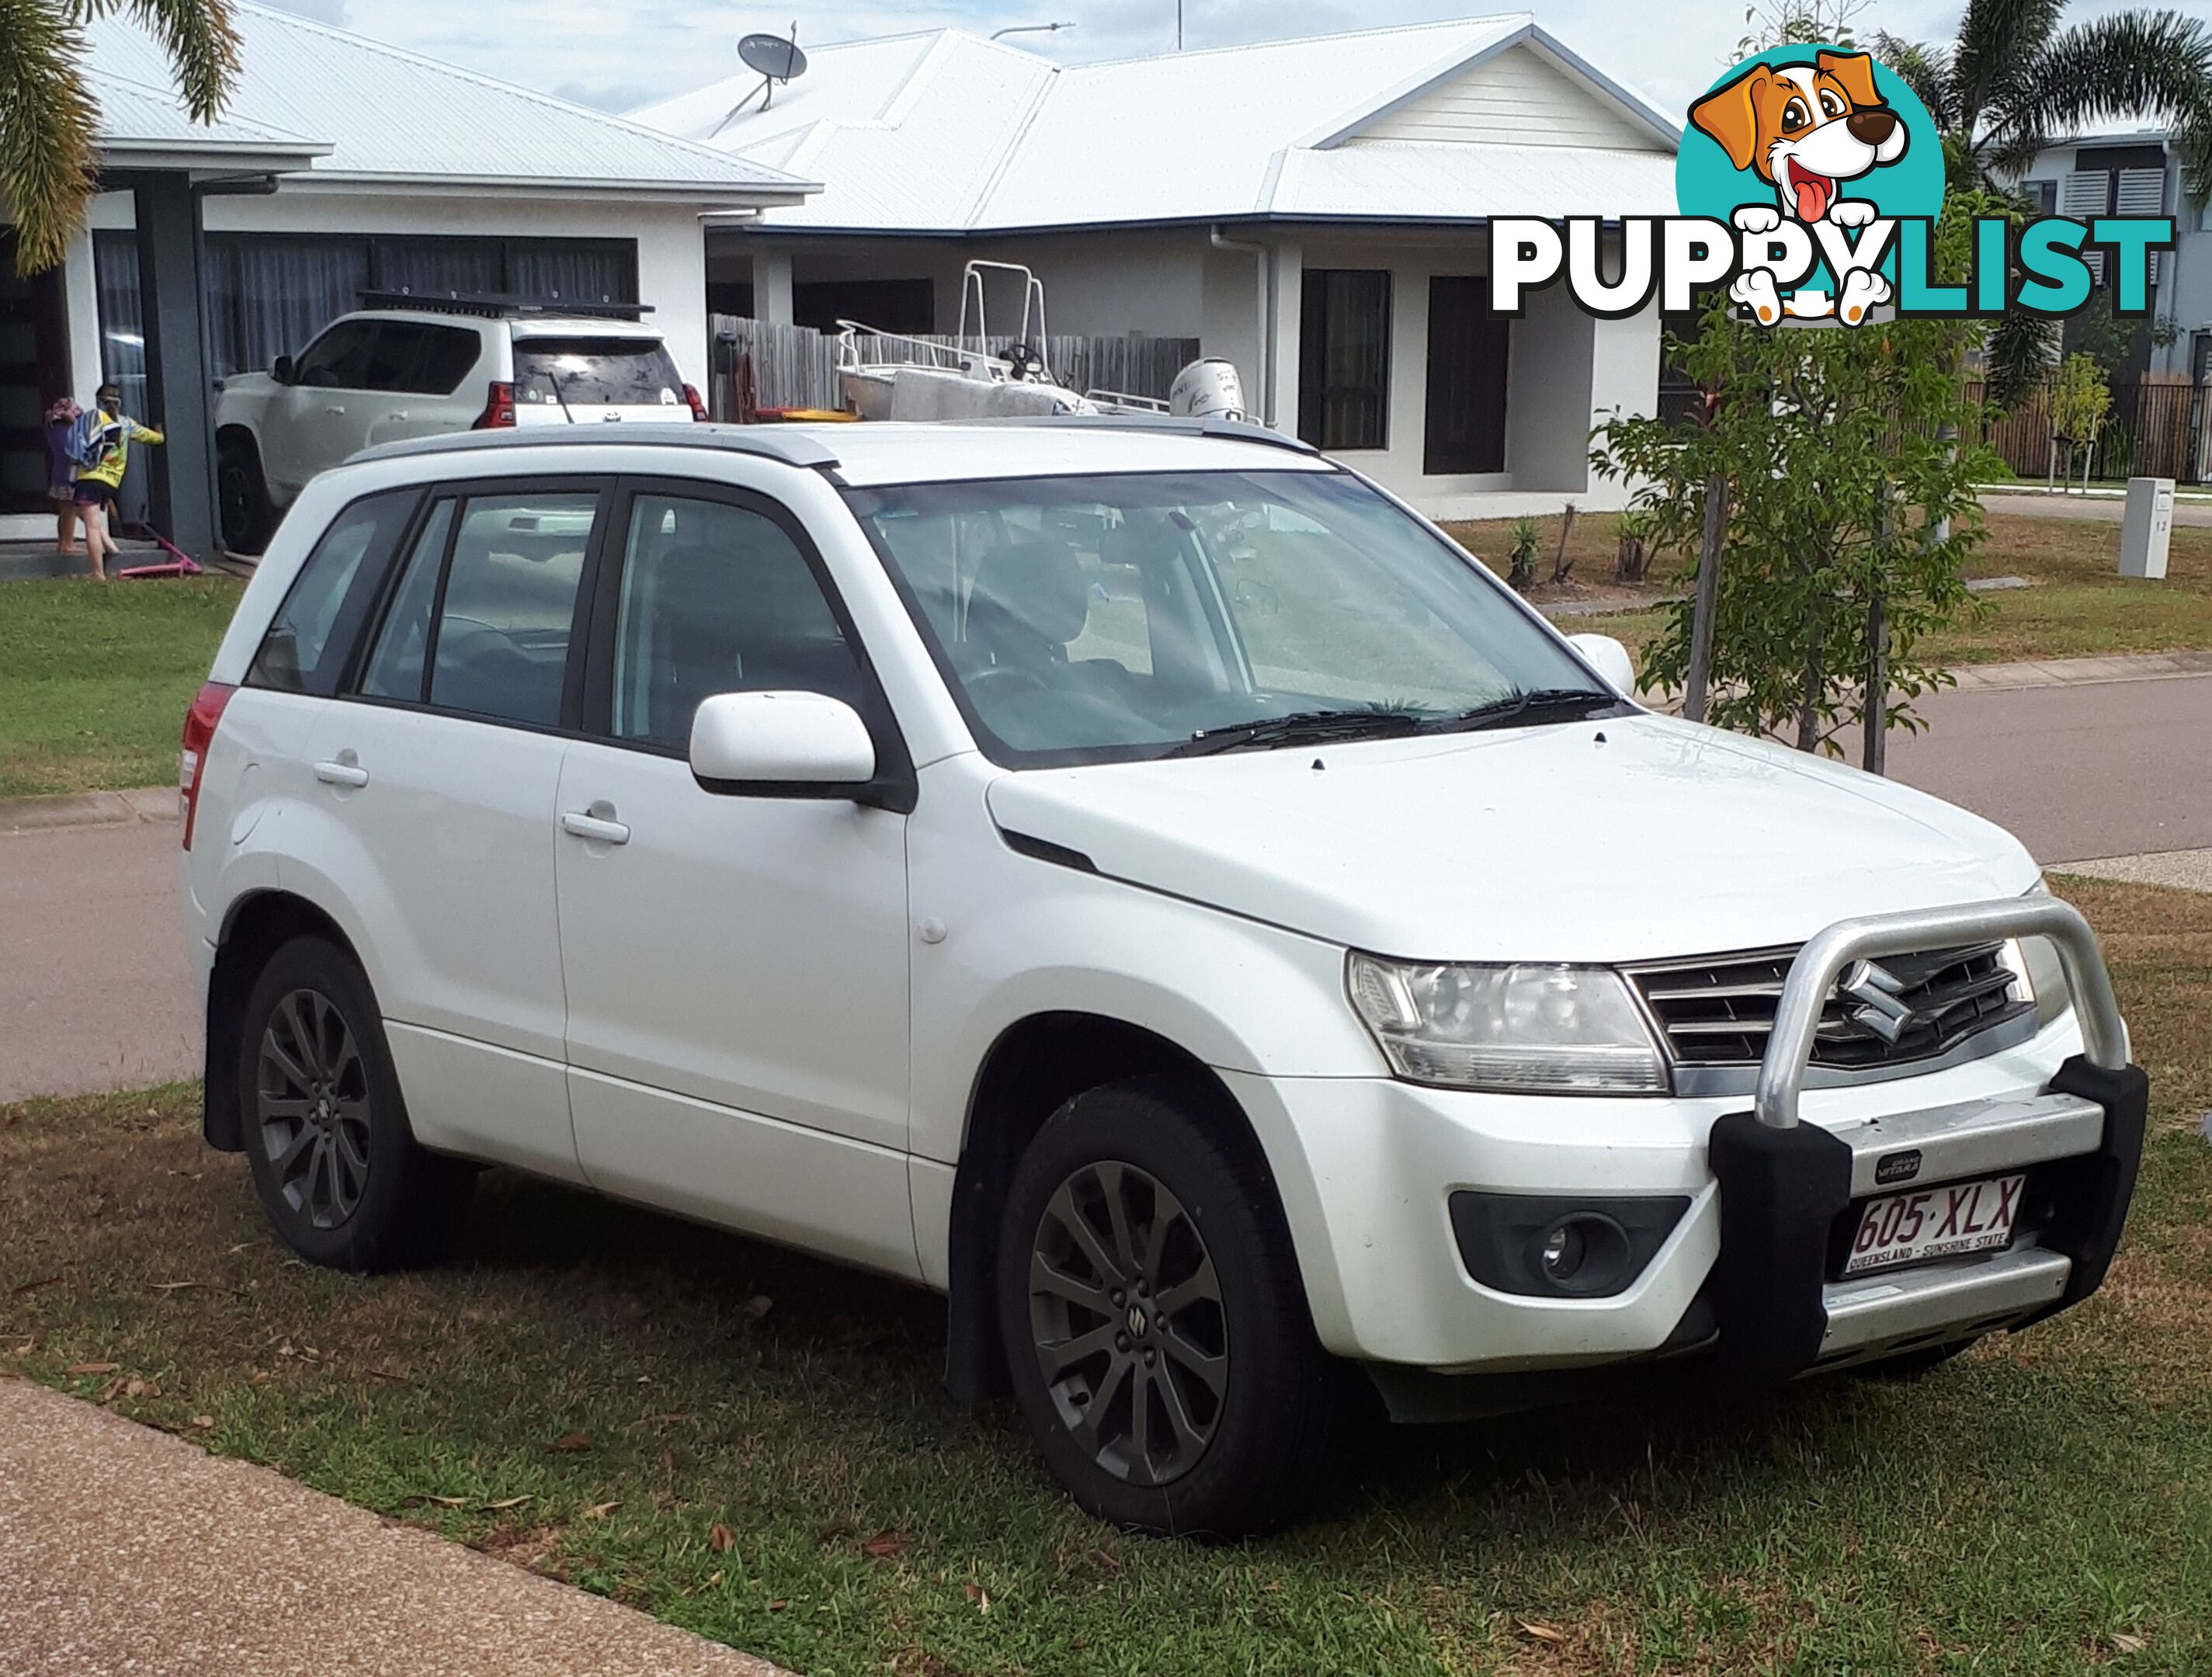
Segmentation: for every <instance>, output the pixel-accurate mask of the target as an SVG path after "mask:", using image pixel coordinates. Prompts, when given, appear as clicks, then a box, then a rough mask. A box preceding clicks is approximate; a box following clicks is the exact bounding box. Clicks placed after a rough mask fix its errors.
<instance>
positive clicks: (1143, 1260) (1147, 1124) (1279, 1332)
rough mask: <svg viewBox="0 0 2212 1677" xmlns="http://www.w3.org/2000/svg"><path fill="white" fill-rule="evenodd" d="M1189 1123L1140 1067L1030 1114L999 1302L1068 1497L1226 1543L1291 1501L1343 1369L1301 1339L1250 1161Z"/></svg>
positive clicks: (1184, 1109)
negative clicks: (1033, 1120) (1038, 1117)
mask: <svg viewBox="0 0 2212 1677" xmlns="http://www.w3.org/2000/svg"><path fill="white" fill-rule="evenodd" d="M1206 1116H1207V1113H1206V1108H1205V1105H1204V1103H1203V1102H1202V1101H1201V1100H1200V1099H1199V1098H1198V1097H1197V1095H1196V1092H1195V1091H1192V1090H1189V1089H1188V1088H1186V1087H1183V1086H1180V1085H1177V1084H1176V1083H1174V1082H1172V1081H1170V1080H1165V1079H1142V1080H1138V1081H1133V1082H1128V1083H1121V1084H1115V1085H1108V1086H1106V1087H1103V1088H1099V1089H1094V1090H1091V1091H1088V1092H1086V1093H1085V1094H1082V1095H1079V1096H1077V1097H1075V1098H1074V1099H1073V1100H1072V1101H1070V1102H1069V1103H1067V1104H1066V1106H1064V1107H1062V1108H1061V1109H1060V1110H1059V1111H1058V1112H1057V1113H1055V1114H1054V1115H1053V1116H1052V1118H1051V1119H1049V1120H1048V1121H1047V1122H1046V1124H1045V1126H1044V1127H1043V1128H1042V1130H1041V1131H1040V1132H1039V1133H1038V1134H1037V1136H1036V1139H1035V1140H1034V1141H1033V1142H1031V1144H1030V1147H1029V1150H1028V1151H1027V1152H1026V1153H1025V1154H1024V1157H1023V1158H1022V1161H1021V1164H1020V1165H1019V1167H1018V1169H1017V1170H1016V1172H1015V1177H1014V1182H1013V1184H1012V1188H1011V1190H1010V1193H1009V1195H1008V1200H1007V1206H1006V1219H1005V1222H1004V1224H1003V1231H1002V1235H1001V1238H1000V1251H999V1263H998V1295H999V1297H998V1306H999V1315H1000V1331H1001V1333H1002V1334H1003V1336H1004V1341H1005V1345H1006V1356H1007V1361H1008V1367H1009V1371H1010V1373H1011V1375H1012V1381H1013V1386H1014V1391H1015V1394H1016V1397H1017V1399H1018V1401H1019V1403H1020V1405H1021V1408H1022V1411H1023V1413H1024V1418H1025V1419H1027V1421H1028V1423H1029V1426H1030V1431H1031V1433H1032V1435H1033V1436H1034V1437H1035V1438H1036V1443H1037V1447H1038V1449H1039V1450H1040V1452H1041V1453H1042V1455H1043V1457H1044V1461H1045V1463H1046V1465H1047V1467H1048V1468H1049V1469H1050V1470H1051V1472H1052V1473H1053V1474H1054V1477H1056V1478H1057V1479H1059V1480H1060V1482H1061V1483H1062V1484H1064V1485H1065V1486H1067V1488H1068V1489H1069V1491H1070V1492H1073V1495H1074V1497H1075V1498H1076V1500H1077V1501H1078V1502H1079V1503H1080V1504H1083V1506H1084V1507H1085V1508H1086V1509H1089V1510H1091V1512H1092V1513H1094V1514H1096V1515H1097V1516H1099V1517H1100V1518H1102V1519H1104V1520H1108V1521H1110V1522H1113V1523H1115V1524H1116V1525H1120V1526H1126V1527H1131V1528H1139V1529H1144V1530H1150V1531H1157V1532H1163V1533H1172V1534H1210V1535H1216V1536H1224V1537H1228V1536H1238V1535H1243V1534H1247V1533H1250V1532H1255V1531H1260V1530H1265V1529H1267V1528H1270V1527H1273V1526H1276V1525H1279V1524H1281V1523H1283V1522H1285V1521H1287V1520H1290V1519H1292V1518H1295V1517H1296V1516H1297V1515H1298V1514H1299V1513H1300V1512H1302V1511H1303V1510H1304V1506H1305V1504H1306V1503H1307V1501H1308V1499H1309V1498H1310V1496H1311V1494H1312V1492H1314V1490H1315V1489H1316V1486H1318V1485H1319V1484H1320V1483H1321V1482H1322V1480H1324V1479H1325V1478H1326V1476H1327V1470H1328V1468H1329V1467H1331V1465H1332V1464H1333V1461H1334V1451H1333V1449H1332V1445H1333V1443H1334V1435H1335V1433H1336V1431H1337V1428H1338V1426H1339V1424H1340V1415H1341V1413H1342V1408H1343V1394H1344V1379H1345V1375H1346V1370H1344V1369H1343V1368H1342V1367H1341V1366H1340V1365H1339V1364H1335V1363H1334V1361H1333V1360H1332V1359H1331V1358H1328V1356H1327V1355H1326V1354H1325V1353H1324V1352H1322V1349H1321V1346H1319V1344H1318V1343H1317V1342H1316V1340H1315V1338H1314V1332H1313V1326H1312V1323H1311V1321H1310V1318H1309V1316H1308V1315H1307V1312H1306V1307H1305V1298H1304V1291H1303V1288H1302V1286H1301V1285H1300V1283H1299V1279H1298V1275H1297V1265H1296V1262H1295V1261H1294V1259H1293V1258H1292V1256H1291V1251H1290V1243H1289V1239H1288V1236H1287V1234H1286V1233H1285V1230H1283V1228H1282V1227H1281V1217H1280V1213H1279V1211H1278V1210H1277V1209H1276V1205H1275V1200H1274V1198H1273V1190H1272V1188H1271V1187H1270V1186H1269V1184H1268V1182H1267V1178H1266V1173H1265V1170H1264V1167H1263V1166H1261V1164H1260V1163H1259V1162H1258V1160H1257V1159H1256V1157H1250V1158H1248V1157H1245V1156H1244V1155H1245V1153H1246V1151H1248V1150H1246V1149H1241V1148H1236V1147H1233V1146H1225V1145H1222V1144H1221V1142H1220V1141H1219V1140H1218V1139H1217V1138H1216V1135H1215V1134H1214V1133H1212V1131H1211V1130H1210V1129H1209V1127H1208V1125H1207V1123H1206ZM1249 1151H1256V1150H1249Z"/></svg>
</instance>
